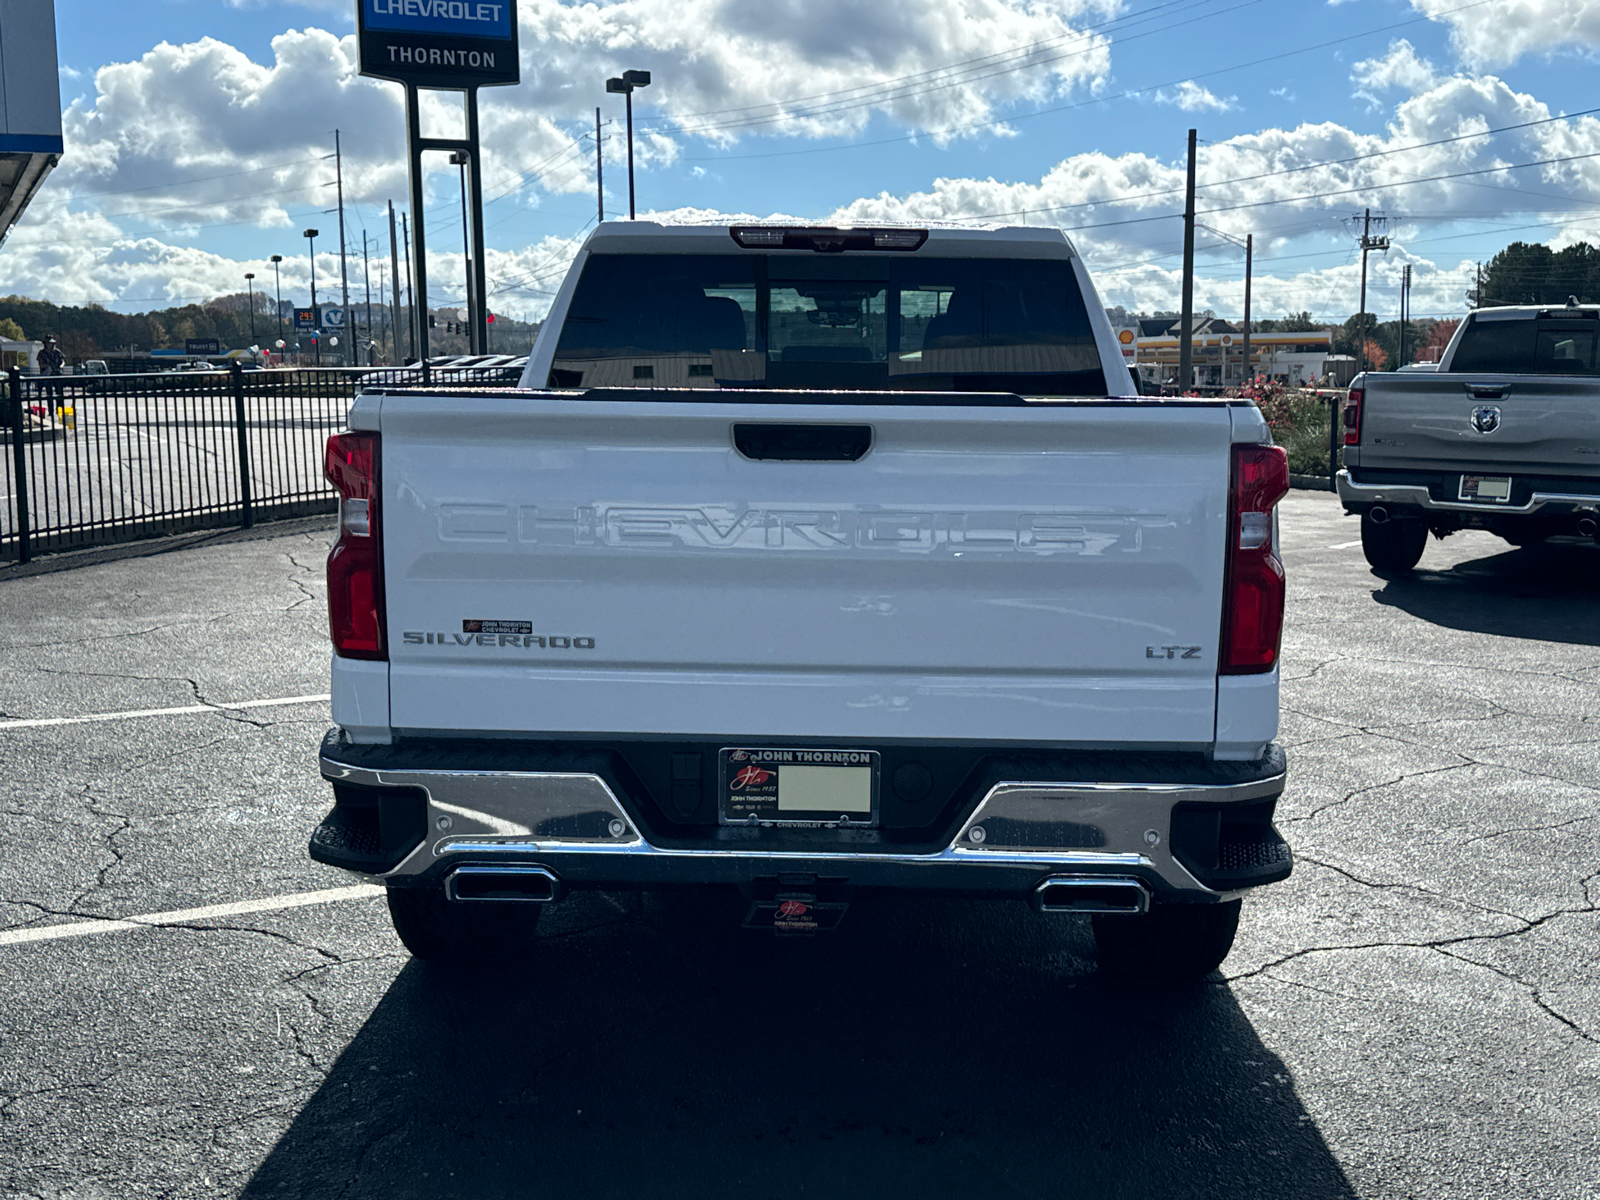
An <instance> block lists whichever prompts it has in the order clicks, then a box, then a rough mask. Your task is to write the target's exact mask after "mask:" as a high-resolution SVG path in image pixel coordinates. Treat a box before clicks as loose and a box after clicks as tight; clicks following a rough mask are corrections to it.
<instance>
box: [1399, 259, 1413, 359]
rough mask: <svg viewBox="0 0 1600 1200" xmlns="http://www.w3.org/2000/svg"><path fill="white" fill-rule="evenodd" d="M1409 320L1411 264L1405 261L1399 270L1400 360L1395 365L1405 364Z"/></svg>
mask: <svg viewBox="0 0 1600 1200" xmlns="http://www.w3.org/2000/svg"><path fill="white" fill-rule="evenodd" d="M1410 320H1411V264H1410V263H1407V264H1406V265H1405V269H1404V270H1402V271H1401V272H1400V361H1399V362H1397V363H1396V364H1395V366H1397V367H1403V366H1405V365H1406V323H1407V322H1408V321H1410Z"/></svg>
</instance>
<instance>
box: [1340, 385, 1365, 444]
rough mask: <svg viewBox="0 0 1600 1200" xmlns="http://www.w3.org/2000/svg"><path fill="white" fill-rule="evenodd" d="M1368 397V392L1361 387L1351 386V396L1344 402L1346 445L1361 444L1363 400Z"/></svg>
mask: <svg viewBox="0 0 1600 1200" xmlns="http://www.w3.org/2000/svg"><path fill="white" fill-rule="evenodd" d="M1364 399H1366V392H1365V391H1364V390H1363V389H1361V388H1351V389H1350V398H1349V399H1348V400H1346V401H1345V402H1344V444H1345V445H1346V446H1359V445H1361V402H1362V401H1363V400H1364Z"/></svg>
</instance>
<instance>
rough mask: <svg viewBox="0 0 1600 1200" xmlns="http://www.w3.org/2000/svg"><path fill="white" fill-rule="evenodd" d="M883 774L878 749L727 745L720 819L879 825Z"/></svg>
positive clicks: (720, 768) (721, 758) (720, 777)
mask: <svg viewBox="0 0 1600 1200" xmlns="http://www.w3.org/2000/svg"><path fill="white" fill-rule="evenodd" d="M785 772H787V773H788V775H789V779H790V783H789V786H788V788H787V789H785V786H784V776H785ZM831 772H841V774H839V775H837V776H833V777H832V778H830V776H829V773H831ZM882 777H883V761H882V756H881V755H880V754H879V753H878V752H877V751H876V750H847V749H831V748H815V747H810V746H805V747H777V746H726V747H724V748H723V749H722V751H721V752H720V753H719V754H718V755H717V822H718V824H721V825H746V826H748V825H757V826H761V825H772V826H780V825H788V826H801V827H804V828H811V829H845V828H848V829H876V828H877V826H878V797H879V792H880V786H881V781H882ZM830 797H831V798H832V799H833V801H834V803H833V804H831V805H829V804H828V803H827V800H828V799H829V798H830Z"/></svg>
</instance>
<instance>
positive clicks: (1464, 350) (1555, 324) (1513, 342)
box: [1450, 316, 1600, 375]
mask: <svg viewBox="0 0 1600 1200" xmlns="http://www.w3.org/2000/svg"><path fill="white" fill-rule="evenodd" d="M1597 342H1600V321H1596V320H1593V319H1588V318H1574V317H1566V316H1562V317H1536V318H1532V319H1529V318H1522V319H1518V320H1510V321H1499V320H1497V321H1484V320H1479V319H1474V320H1473V321H1472V322H1471V323H1470V324H1468V326H1467V328H1466V332H1464V333H1463V334H1462V335H1461V344H1460V345H1459V346H1457V347H1456V354H1455V358H1454V359H1453V360H1452V361H1451V364H1450V369H1451V371H1483V372H1486V373H1493V374H1497V375H1593V374H1595V371H1596V362H1595V351H1596V343H1597Z"/></svg>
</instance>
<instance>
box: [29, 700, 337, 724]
mask: <svg viewBox="0 0 1600 1200" xmlns="http://www.w3.org/2000/svg"><path fill="white" fill-rule="evenodd" d="M332 698H333V697H332V696H330V695H329V694H328V693H326V692H324V693H322V694H320V695H316V696H280V697H278V698H277V699H276V700H241V701H239V703H237V704H185V705H183V706H182V707H181V708H132V709H129V710H128V711H127V712H108V713H89V714H88V715H86V716H82V717H29V718H19V719H16V720H11V721H0V733H3V732H4V731H5V730H7V729H44V728H46V727H48V726H51V725H87V724H91V723H93V722H95V721H131V720H133V719H134V718H136V717H182V716H187V715H190V714H193V713H208V712H232V711H234V710H235V709H240V708H273V707H276V706H277V705H280V704H324V703H326V702H327V701H329V700H331V699H332Z"/></svg>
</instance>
